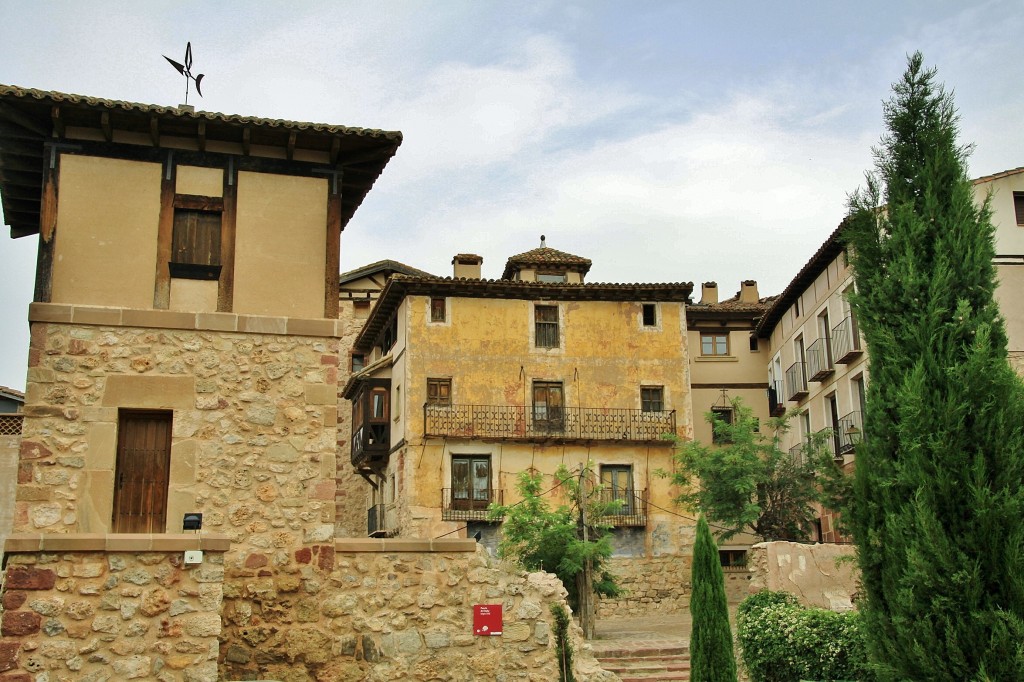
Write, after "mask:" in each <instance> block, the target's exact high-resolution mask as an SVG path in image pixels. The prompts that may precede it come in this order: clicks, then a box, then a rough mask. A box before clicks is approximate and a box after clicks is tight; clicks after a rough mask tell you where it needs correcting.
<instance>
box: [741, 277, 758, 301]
mask: <svg viewBox="0 0 1024 682" xmlns="http://www.w3.org/2000/svg"><path fill="white" fill-rule="evenodd" d="M760 300H761V298H760V297H759V296H758V295H757V282H756V281H754V280H752V279H745V280H743V281H742V282H740V303H757V302H758V301H760Z"/></svg>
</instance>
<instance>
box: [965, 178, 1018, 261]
mask: <svg viewBox="0 0 1024 682" xmlns="http://www.w3.org/2000/svg"><path fill="white" fill-rule="evenodd" d="M990 191H991V193H992V203H991V208H992V223H993V224H994V225H995V226H996V253H997V254H1009V255H1016V256H1019V255H1022V254H1024V227H1020V226H1018V225H1017V217H1016V215H1015V214H1014V211H1013V193H1014V192H1024V173H1017V174H1016V175H1008V176H1006V177H1003V178H998V179H996V180H992V181H990V182H984V183H981V184H979V185H975V186H974V195H975V198H976V200H977V201H978V202H979V203H980V202H981V201H984V199H985V195H986V194H987V193H988V192H990Z"/></svg>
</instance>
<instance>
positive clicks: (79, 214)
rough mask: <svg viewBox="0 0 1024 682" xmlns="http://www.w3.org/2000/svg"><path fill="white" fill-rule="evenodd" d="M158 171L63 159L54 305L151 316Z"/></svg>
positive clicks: (116, 163)
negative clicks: (84, 305) (116, 309)
mask: <svg viewBox="0 0 1024 682" xmlns="http://www.w3.org/2000/svg"><path fill="white" fill-rule="evenodd" d="M159 222H160V164H158V163H144V162H141V161H122V160H118V159H105V158H97V157H92V156H78V155H72V154H64V155H62V156H61V161H60V195H59V206H58V212H57V236H56V242H55V254H54V262H53V288H52V294H51V300H52V301H53V302H54V303H87V304H91V305H100V306H120V307H125V308H152V307H153V289H154V286H155V279H156V244H157V228H158V226H159Z"/></svg>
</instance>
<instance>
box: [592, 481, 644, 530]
mask: <svg viewBox="0 0 1024 682" xmlns="http://www.w3.org/2000/svg"><path fill="white" fill-rule="evenodd" d="M598 499H599V500H600V502H601V503H602V504H607V505H609V506H610V505H611V504H612V503H613V502H616V501H617V502H618V507H617V508H616V509H614V510H612V511H609V512H608V513H607V514H604V515H602V517H601V521H602V522H603V523H607V524H608V525H611V526H616V527H620V528H622V527H627V526H631V527H639V528H644V527H646V526H647V491H646V490H612V489H610V488H605V489H603V490H600V491H599V498H598Z"/></svg>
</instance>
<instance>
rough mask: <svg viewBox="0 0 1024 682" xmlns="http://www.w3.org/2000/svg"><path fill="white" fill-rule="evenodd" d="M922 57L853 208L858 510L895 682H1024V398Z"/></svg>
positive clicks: (878, 650)
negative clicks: (867, 360)
mask: <svg viewBox="0 0 1024 682" xmlns="http://www.w3.org/2000/svg"><path fill="white" fill-rule="evenodd" d="M922 61H923V60H922V57H921V54H920V53H916V54H914V55H913V56H911V57H910V58H909V60H908V67H907V70H906V73H904V75H903V77H902V78H901V79H900V80H899V81H898V82H897V83H895V84H894V86H893V92H894V94H893V96H892V98H891V99H890V100H889V101H888V102H887V103H886V104H885V105H884V117H885V123H886V127H887V131H888V132H887V133H886V134H885V135H884V136H883V138H882V142H881V146H880V147H879V148H877V149H875V158H876V164H875V168H876V170H875V173H874V174H869V175H868V178H867V186H866V188H865V189H862V190H860V191H858V192H857V193H855V194H854V195H853V196H852V197H851V201H850V210H851V213H850V217H849V218H848V226H847V229H846V235H847V238H848V241H849V244H850V246H851V249H850V251H851V263H852V265H853V267H854V273H855V276H856V279H857V290H858V293H857V294H856V295H855V296H854V297H853V298H852V303H853V309H854V313H855V314H856V315H857V317H858V320H859V324H860V329H861V331H862V332H863V333H864V336H865V339H866V341H867V345H868V348H869V349H870V352H871V379H872V381H871V385H870V386H869V389H868V396H867V405H866V409H865V420H864V426H865V431H864V433H865V436H864V442H863V443H861V444H860V446H859V447H858V448H857V465H856V475H855V484H854V496H853V500H852V509H853V520H852V526H853V531H854V538H855V541H856V543H857V546H858V553H859V562H860V567H861V571H862V580H863V587H864V592H865V598H864V600H863V603H862V604H861V609H862V611H863V613H864V616H865V620H866V626H867V627H866V631H867V633H868V636H869V648H870V651H871V654H872V657H873V659H874V661H875V663H876V665H877V666H878V669H879V672H880V675H881V677H882V679H894V680H895V679H899V680H903V679H916V680H923V679H928V680H1020V679H1024V648H1022V644H1021V642H1022V641H1024V623H1022V616H1024V524H1022V523H1021V519H1022V518H1024V433H1022V428H1024V389H1022V385H1021V383H1020V381H1019V379H1018V378H1017V377H1016V376H1015V375H1014V373H1013V371H1012V370H1011V368H1010V365H1009V364H1008V362H1007V353H1006V332H1005V331H1004V327H1003V322H1002V319H1001V318H1000V316H999V311H998V309H997V306H996V303H995V301H994V299H993V292H994V289H995V285H996V283H995V272H994V266H993V264H992V259H993V256H994V254H995V249H994V244H993V234H994V229H993V227H992V224H991V219H990V210H989V206H988V203H987V202H986V203H985V204H984V205H982V206H980V207H979V206H976V205H975V203H974V200H973V191H972V185H971V182H970V180H969V179H968V176H967V167H966V159H967V154H968V151H969V149H968V147H965V146H962V145H960V144H959V143H958V141H957V136H958V124H957V113H956V109H955V107H954V105H953V99H952V96H951V95H950V94H947V93H946V92H945V91H944V89H943V87H942V85H941V84H938V83H936V80H935V70H934V69H926V68H924V67H923V66H922Z"/></svg>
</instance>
